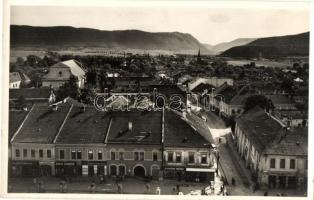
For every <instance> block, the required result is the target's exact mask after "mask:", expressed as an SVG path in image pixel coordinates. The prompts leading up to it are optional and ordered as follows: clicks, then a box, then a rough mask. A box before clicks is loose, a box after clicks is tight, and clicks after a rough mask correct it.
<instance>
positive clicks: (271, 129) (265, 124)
mask: <svg viewBox="0 0 314 200" xmlns="http://www.w3.org/2000/svg"><path fill="white" fill-rule="evenodd" d="M236 123H237V125H238V126H239V127H240V129H241V130H242V131H243V132H244V134H245V135H246V136H247V137H248V138H249V139H250V141H251V142H253V143H254V144H255V147H256V148H258V149H260V150H264V149H265V148H266V147H267V146H269V144H270V143H271V142H272V141H273V140H274V139H275V138H276V137H277V135H278V131H279V130H281V129H282V126H281V125H280V124H279V122H277V121H276V120H275V119H273V118H272V117H271V116H269V115H268V114H267V113H266V112H265V111H264V110H263V109H262V108H260V107H258V106H256V107H254V108H252V109H251V110H249V111H247V112H246V113H244V114H243V115H241V116H240V117H239V118H237V119H236Z"/></svg>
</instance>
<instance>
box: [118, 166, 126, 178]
mask: <svg viewBox="0 0 314 200" xmlns="http://www.w3.org/2000/svg"><path fill="white" fill-rule="evenodd" d="M119 176H125V167H124V166H123V165H120V166H119Z"/></svg>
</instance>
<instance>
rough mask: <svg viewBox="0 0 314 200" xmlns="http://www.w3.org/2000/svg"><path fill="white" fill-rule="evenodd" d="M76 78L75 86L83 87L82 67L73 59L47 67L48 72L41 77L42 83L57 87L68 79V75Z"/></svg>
mask: <svg viewBox="0 0 314 200" xmlns="http://www.w3.org/2000/svg"><path fill="white" fill-rule="evenodd" d="M71 76H74V77H76V78H77V86H78V87H79V88H83V87H84V84H85V79H86V73H85V70H84V68H83V67H82V66H81V65H80V64H79V63H78V62H77V61H75V60H68V61H63V62H59V63H57V64H54V65H52V66H51V67H50V68H49V72H48V74H46V75H45V76H44V77H43V79H42V85H43V86H44V87H45V86H46V87H53V88H56V89H58V88H59V87H60V86H62V85H63V84H65V83H66V82H67V81H69V80H70V77H71Z"/></svg>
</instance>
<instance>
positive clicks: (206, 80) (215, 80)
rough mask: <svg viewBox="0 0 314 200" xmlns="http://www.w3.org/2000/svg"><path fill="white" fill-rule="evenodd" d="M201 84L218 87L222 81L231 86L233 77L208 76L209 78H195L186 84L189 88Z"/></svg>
mask: <svg viewBox="0 0 314 200" xmlns="http://www.w3.org/2000/svg"><path fill="white" fill-rule="evenodd" d="M201 83H203V84H210V85H213V86H214V87H220V86H221V85H223V84H224V83H226V84H227V85H230V86H233V79H231V78H217V77H210V78H195V79H194V80H193V81H191V82H190V83H189V84H188V87H189V90H193V89H194V88H195V87H197V86H198V85H200V84H201Z"/></svg>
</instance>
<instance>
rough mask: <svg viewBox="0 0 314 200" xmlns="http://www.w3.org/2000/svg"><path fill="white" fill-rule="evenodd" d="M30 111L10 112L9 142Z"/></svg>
mask: <svg viewBox="0 0 314 200" xmlns="http://www.w3.org/2000/svg"><path fill="white" fill-rule="evenodd" d="M27 113H28V111H21V110H10V112H9V140H11V138H12V136H13V134H14V133H15V132H16V131H17V129H18V128H19V126H20V125H21V123H22V122H23V120H24V119H25V116H26V115H27Z"/></svg>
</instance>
